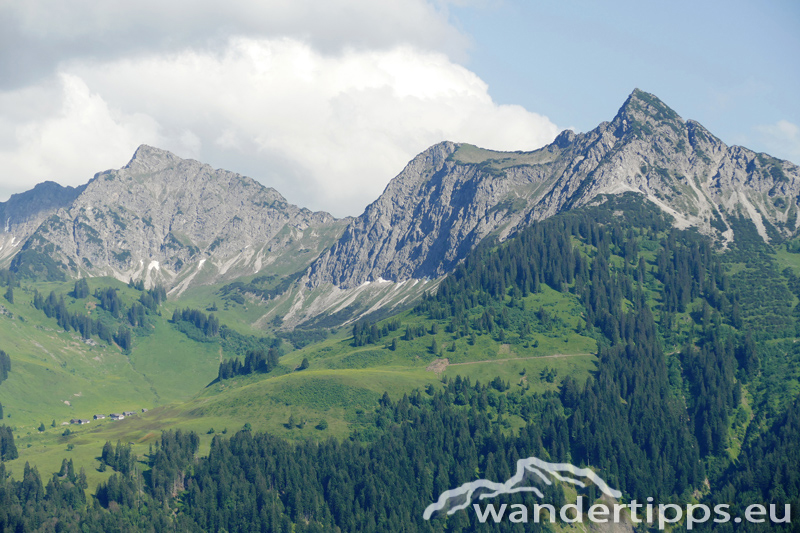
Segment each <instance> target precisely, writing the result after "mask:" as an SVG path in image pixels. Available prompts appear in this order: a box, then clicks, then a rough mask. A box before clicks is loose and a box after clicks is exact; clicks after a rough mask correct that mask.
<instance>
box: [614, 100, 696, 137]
mask: <svg viewBox="0 0 800 533" xmlns="http://www.w3.org/2000/svg"><path fill="white" fill-rule="evenodd" d="M611 124H612V126H613V127H614V129H616V131H617V135H618V136H620V137H621V136H623V135H625V134H627V133H631V132H632V133H634V134H636V133H640V132H641V133H644V134H648V135H649V134H652V133H654V131H655V130H656V129H660V128H663V127H665V126H666V127H669V128H671V129H672V130H673V131H674V130H675V127H676V126H678V127H682V126H683V124H684V121H683V119H682V118H681V117H680V115H678V114H677V113H676V112H675V111H673V110H672V108H670V107H669V106H668V105H666V104H665V103H664V102H662V101H661V100H659V98H658V97H657V96H655V95H654V94H650V93H647V92H644V91H642V90H640V89H634V90H633V92H632V93H631V94H630V96H628V98H627V99H626V100H625V103H624V104H622V107H620V109H619V111H618V112H617V115H616V116H615V117H614V120H613V121H612V122H611Z"/></svg>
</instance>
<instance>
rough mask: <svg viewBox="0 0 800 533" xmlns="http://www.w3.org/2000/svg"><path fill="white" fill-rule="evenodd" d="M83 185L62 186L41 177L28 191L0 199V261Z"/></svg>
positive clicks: (13, 251)
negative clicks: (41, 179) (4, 199)
mask: <svg viewBox="0 0 800 533" xmlns="http://www.w3.org/2000/svg"><path fill="white" fill-rule="evenodd" d="M84 187H85V186H81V187H78V188H73V187H62V186H61V185H59V184H58V183H55V182H52V181H45V182H44V183H40V184H38V185H37V186H36V187H34V188H33V189H31V190H30V191H26V192H23V193H20V194H12V195H11V198H9V199H8V200H7V201H5V202H0V224H1V225H2V233H0V262H3V261H5V260H7V259H9V258H10V257H12V256H13V255H14V254H16V253H17V252H18V251H19V245H21V244H23V243H24V242H25V240H26V239H27V238H28V237H30V235H31V234H32V233H33V232H34V231H36V228H38V227H39V225H40V224H41V223H42V222H43V221H44V220H45V219H46V218H47V217H48V216H50V215H51V214H52V213H53V212H55V211H56V210H57V209H59V208H62V207H66V206H68V205H69V204H70V203H71V202H72V201H73V200H75V198H76V197H77V196H78V195H79V194H80V193H81V191H83V189H84Z"/></svg>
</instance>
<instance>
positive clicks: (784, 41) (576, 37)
mask: <svg viewBox="0 0 800 533" xmlns="http://www.w3.org/2000/svg"><path fill="white" fill-rule="evenodd" d="M451 16H452V17H453V18H454V19H455V24H456V25H457V27H459V28H461V29H462V31H463V32H464V33H466V34H467V35H469V36H470V38H471V39H472V46H471V48H470V49H469V58H468V59H467V61H466V62H465V64H466V66H468V67H469V68H470V69H471V70H472V71H473V72H475V73H476V74H478V76H480V77H481V78H482V79H483V80H485V81H486V82H487V83H488V84H489V91H490V93H491V95H492V97H493V98H494V99H495V100H496V101H497V102H498V103H515V104H520V105H523V106H524V107H526V108H527V109H530V110H532V111H537V112H540V113H543V114H545V115H547V116H548V117H549V118H550V119H551V120H553V121H554V122H555V123H556V124H558V125H559V126H563V127H574V128H576V129H577V130H579V131H586V130H589V129H591V128H593V127H595V126H596V125H597V124H598V123H599V122H601V121H603V120H609V119H610V118H611V117H612V116H613V114H614V112H615V111H616V110H617V109H618V108H619V106H620V105H621V103H622V102H623V100H624V98H625V96H626V95H627V94H628V93H630V91H631V90H632V89H633V88H634V87H638V88H640V89H642V90H645V91H647V92H651V93H654V94H656V95H657V96H658V97H659V98H661V99H662V100H663V101H664V102H665V103H667V104H668V105H670V106H671V107H673V109H675V110H676V111H677V112H678V113H679V114H680V115H681V116H682V117H684V118H692V119H695V120H698V121H699V122H701V123H702V124H703V125H705V126H706V127H707V128H709V129H710V130H711V131H712V132H713V133H715V134H716V135H717V136H718V137H720V138H721V139H722V140H723V141H725V142H726V143H729V144H743V145H745V146H748V147H750V148H752V149H755V150H758V151H767V152H770V153H772V154H773V155H776V156H779V157H782V158H786V159H790V160H792V161H794V162H795V163H800V135H798V136H795V138H794V143H792V142H791V141H789V142H787V143H785V145H784V144H783V143H781V142H779V141H778V140H776V139H774V138H773V137H774V135H772V134H771V133H770V132H771V131H772V130H771V129H770V128H773V129H774V127H775V126H776V125H777V124H778V123H779V122H780V121H786V122H789V123H791V124H793V125H795V126H798V125H800V98H798V96H800V3H798V2H796V1H771V2H742V1H726V2H719V1H708V2H687V1H682V0H680V1H670V2H655V1H641V0H640V1H614V2H598V1H589V0H569V1H544V2H530V1H498V2H491V1H489V2H486V3H484V4H483V5H466V6H463V7H452V8H451Z"/></svg>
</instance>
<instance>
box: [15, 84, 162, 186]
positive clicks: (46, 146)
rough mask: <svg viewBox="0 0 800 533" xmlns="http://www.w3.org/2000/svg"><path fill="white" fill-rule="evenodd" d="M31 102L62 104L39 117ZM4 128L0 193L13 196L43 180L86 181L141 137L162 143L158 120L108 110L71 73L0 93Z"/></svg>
mask: <svg viewBox="0 0 800 533" xmlns="http://www.w3.org/2000/svg"><path fill="white" fill-rule="evenodd" d="M32 102H43V103H45V102H47V103H50V104H52V103H54V102H58V104H57V105H46V106H45V113H44V114H39V113H37V110H36V109H35V108H34V107H33V106H31V105H29V104H31V103H32ZM0 130H1V131H3V132H4V135H3V137H2V139H1V140H0V168H2V169H3V174H2V176H0V189H2V190H4V191H9V192H20V191H21V190H25V189H28V188H30V187H32V186H33V185H34V184H36V183H38V182H41V181H44V180H53V181H58V182H60V183H62V184H71V185H78V184H81V183H84V182H86V181H88V180H89V178H91V177H92V175H93V174H94V172H97V171H101V170H106V169H108V168H112V167H116V166H121V165H120V162H123V164H124V161H126V159H127V158H130V155H131V151H130V150H131V146H136V145H137V143H139V142H140V141H139V140H140V139H150V140H151V141H152V142H158V141H159V140H160V137H159V135H158V124H157V123H156V121H155V120H153V119H152V118H150V117H148V116H146V115H143V114H141V113H135V112H133V113H123V112H120V111H119V110H114V109H111V108H109V107H108V105H107V103H106V102H105V101H104V100H103V98H102V97H101V96H100V95H98V94H97V93H93V92H92V91H90V90H89V88H88V87H87V85H86V83H85V82H84V81H83V80H82V79H80V78H79V77H77V76H75V75H71V74H62V75H60V76H59V80H58V83H55V84H51V83H46V84H44V85H42V86H37V87H33V88H29V89H24V90H18V91H13V92H6V93H0Z"/></svg>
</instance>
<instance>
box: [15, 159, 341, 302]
mask: <svg viewBox="0 0 800 533" xmlns="http://www.w3.org/2000/svg"><path fill="white" fill-rule="evenodd" d="M79 192H80V194H75V195H74V196H73V198H71V199H70V201H69V202H62V203H60V204H59V205H57V206H56V207H58V208H59V209H56V210H55V211H50V212H48V213H47V214H48V215H49V216H48V217H47V218H46V219H45V220H43V221H42V222H41V224H40V225H38V226H37V227H36V228H35V231H33V233H32V234H29V235H28V236H20V235H18V236H17V240H16V241H15V243H17V242H19V237H25V238H26V240H25V242H24V244H23V245H22V248H23V249H24V250H25V254H23V255H22V256H18V257H17V258H15V259H14V262H13V264H12V267H14V268H15V269H17V271H18V272H26V273H29V274H31V275H39V274H40V273H41V268H40V267H41V265H47V264H53V262H54V264H55V265H56V266H59V267H60V269H61V270H63V271H66V272H67V273H68V274H69V275H72V276H83V275H89V276H97V275H108V276H114V277H116V278H118V279H121V280H123V281H124V280H128V279H130V278H133V279H144V281H145V283H146V284H151V283H163V284H164V285H166V286H167V287H172V288H176V289H177V290H179V291H180V290H183V289H184V288H186V287H187V286H188V285H189V284H190V283H196V282H199V281H200V280H201V278H202V279H203V280H204V281H205V282H210V281H214V280H218V279H220V278H224V279H228V278H230V277H235V276H237V275H243V274H245V273H247V274H254V273H258V272H259V271H260V270H261V268H262V267H264V266H266V265H270V264H273V263H274V264H275V265H278V264H279V263H284V264H288V263H291V264H297V265H298V266H297V268H301V267H302V266H304V265H305V264H307V263H308V262H310V261H311V259H313V258H314V257H316V256H317V255H318V254H319V253H320V252H321V251H322V247H327V246H328V245H330V243H331V241H332V240H333V239H334V238H335V237H338V233H337V232H338V228H339V226H336V225H335V222H336V221H335V219H334V218H333V217H332V216H331V215H329V214H328V213H322V212H319V213H312V212H311V211H309V210H307V209H302V208H300V207H297V206H295V205H292V204H290V203H288V202H287V201H286V200H285V199H284V198H283V196H281V195H280V194H279V193H278V192H277V191H275V190H274V189H271V188H267V187H265V186H263V185H261V184H260V183H258V182H256V181H255V180H253V179H251V178H248V177H246V176H241V175H239V174H235V173H233V172H228V171H225V170H215V169H213V168H212V167H211V166H209V165H206V164H203V163H200V162H198V161H194V160H191V159H181V158H180V157H178V156H176V155H175V154H173V153H171V152H168V151H166V150H161V149H158V148H154V147H152V146H147V145H142V146H140V147H139V148H138V149H137V150H136V152H135V154H134V156H133V158H131V160H130V162H129V163H128V164H127V165H126V166H125V167H123V168H121V169H118V170H108V171H105V172H101V173H99V174H97V175H96V176H95V178H94V179H93V180H92V181H91V182H90V183H89V184H88V185H87V186H85V187H82V188H81V190H80V191H79ZM40 196H41V195H40ZM332 225H334V226H335V227H334V228H333V229H330V227H331V226H332ZM329 230H330V231H329ZM0 244H2V243H0ZM44 256H48V259H47V260H44V259H43V257H44ZM201 271H202V272H201ZM47 275H48V276H51V273H48V274H47Z"/></svg>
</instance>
